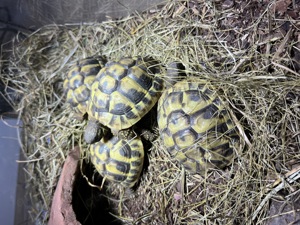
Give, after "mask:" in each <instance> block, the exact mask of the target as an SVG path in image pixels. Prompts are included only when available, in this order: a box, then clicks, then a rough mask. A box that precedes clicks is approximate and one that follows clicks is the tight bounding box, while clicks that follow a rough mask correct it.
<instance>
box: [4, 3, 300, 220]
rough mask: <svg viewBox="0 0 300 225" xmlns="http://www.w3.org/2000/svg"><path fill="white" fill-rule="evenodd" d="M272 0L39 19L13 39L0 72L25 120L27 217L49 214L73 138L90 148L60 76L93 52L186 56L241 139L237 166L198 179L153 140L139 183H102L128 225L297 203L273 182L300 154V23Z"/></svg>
mask: <svg viewBox="0 0 300 225" xmlns="http://www.w3.org/2000/svg"><path fill="white" fill-rule="evenodd" d="M255 7H258V8H255ZM291 7H292V6H291ZM295 7H296V6H295ZM276 9H277V8H276V7H275V8H274V6H273V2H270V3H269V4H265V5H263V4H262V5H260V6H253V5H252V4H247V5H246V4H244V3H243V2H242V3H236V4H235V7H232V8H230V7H229V8H228V6H226V5H221V4H220V3H218V2H215V3H213V2H207V1H187V2H185V1H178V2H175V1H170V2H168V3H167V4H166V5H165V6H163V7H160V8H158V9H157V10H155V11H148V12H146V13H142V14H138V13H136V14H134V15H132V16H130V17H127V18H123V19H120V20H116V21H106V22H103V23H95V24H90V25H81V26H72V25H69V26H58V25H56V26H55V25H50V26H46V27H43V28H42V29H40V30H38V31H37V32H35V33H33V34H31V35H30V36H29V37H28V38H26V40H25V41H23V42H22V43H21V44H19V45H16V46H15V48H14V50H13V55H12V58H11V60H10V62H9V63H8V67H5V65H7V62H5V61H2V65H3V67H2V68H5V69H3V70H2V77H1V79H2V81H3V82H4V83H5V84H6V85H7V86H8V87H10V88H12V89H14V90H15V92H16V93H17V95H18V96H22V98H21V100H20V101H19V102H17V103H16V101H14V100H15V99H14V98H11V99H9V100H10V101H11V103H12V104H13V106H14V108H15V110H16V111H17V112H18V113H19V114H20V116H21V118H22V120H23V124H24V127H23V130H24V140H23V141H22V143H23V146H22V149H23V152H24V154H25V155H26V164H27V171H26V173H27V175H28V180H27V185H28V191H29V193H30V199H31V202H32V203H33V204H32V209H31V211H30V215H31V218H32V219H33V220H34V221H39V222H40V223H42V224H43V223H46V222H47V219H48V216H49V206H50V204H51V199H52V195H53V191H54V188H55V185H56V182H57V180H58V176H59V174H60V171H61V166H62V164H63V162H64V159H65V156H66V155H67V153H68V150H69V149H70V148H73V147H74V146H75V145H80V146H81V148H82V150H83V153H82V158H83V159H84V158H87V156H88V153H87V152H86V149H87V145H86V144H85V143H84V141H82V133H83V127H84V126H85V123H86V122H85V121H82V122H79V121H75V120H74V119H73V117H72V115H73V113H72V111H71V110H70V109H69V108H68V107H67V106H66V105H65V104H64V97H63V94H62V81H63V79H64V78H65V76H66V72H67V70H68V69H69V68H70V67H71V66H72V65H73V64H74V62H75V61H77V60H78V59H81V58H84V57H87V56H91V55H95V54H103V55H105V56H107V57H108V58H109V59H118V58H120V57H121V56H126V55H142V56H146V55H150V56H152V57H153V58H155V59H156V60H159V61H160V62H161V63H162V65H166V64H168V63H170V62H172V61H180V62H182V63H183V64H184V66H185V68H186V72H187V74H188V78H189V79H191V80H193V82H197V79H206V80H207V81H208V82H210V83H212V84H213V85H214V86H215V87H216V88H217V90H218V91H219V93H220V95H221V96H222V97H223V98H224V99H225V100H226V102H227V104H228V106H229V109H230V112H231V113H232V114H233V115H236V116H235V117H236V118H235V124H236V126H237V128H238V130H239V133H240V136H241V140H242V141H241V143H240V146H239V147H238V148H237V149H235V152H236V158H235V161H234V163H233V165H232V166H230V167H229V168H228V169H227V170H225V171H219V170H215V171H211V172H209V173H207V174H206V175H205V176H204V177H201V176H199V175H189V174H188V173H186V172H185V171H184V170H183V169H182V168H181V167H180V165H178V164H177V162H175V161H172V160H170V158H169V155H168V153H167V152H166V150H165V149H164V147H163V146H162V145H161V143H160V141H159V140H156V141H155V142H154V143H153V147H152V148H151V149H150V151H149V152H148V158H149V166H148V168H147V170H146V171H145V172H144V173H143V175H142V178H141V181H140V184H139V186H138V188H137V190H136V191H135V192H133V193H127V192H125V193H123V191H122V190H120V189H119V187H118V186H117V185H114V184H109V186H108V188H107V190H106V193H104V194H105V195H107V198H108V199H109V200H110V204H111V205H112V206H114V207H115V209H118V211H116V213H115V216H116V217H118V218H120V219H121V220H122V221H123V222H124V224H150V223H151V224H263V223H265V222H266V220H267V219H268V204H269V203H270V200H271V199H272V198H279V197H280V196H288V197H286V198H285V201H291V202H292V201H293V199H295V198H296V197H297V195H299V193H298V192H297V191H295V190H297V189H299V187H300V185H299V183H296V182H294V181H292V182H290V183H289V185H288V186H287V187H283V186H281V187H280V188H279V189H277V190H275V188H276V185H278V184H280V183H281V180H280V179H281V178H282V177H284V175H285V174H286V173H288V172H289V171H291V170H292V169H293V168H295V167H297V166H299V163H300V152H299V143H300V140H299V138H300V136H299V134H300V133H299V131H300V130H299V120H300V107H299V98H300V79H299V78H300V74H299V69H297V68H299V64H297V63H298V61H297V58H295V55H296V54H295V53H293V52H295V51H297V50H298V51H299V40H297V38H298V36H297V35H299V31H297V30H296V27H297V26H298V30H299V21H297V20H293V19H292V18H291V17H287V16H286V17H283V16H281V17H280V19H278V18H277V16H278V14H277V11H276ZM274 10H275V11H274ZM241 18H242V19H241ZM287 18H289V19H287ZM285 23H289V24H291V25H290V26H289V27H288V29H284V28H285ZM297 32H298V33H297ZM297 44H298V45H297ZM297 46H298V47H297ZM292 53H293V54H292ZM297 171H299V169H298V170H297V169H296V172H295V173H297ZM295 173H291V174H295ZM278 179H279V181H278ZM282 179H283V178H282ZM296 179H297V178H296ZM296 179H295V180H296ZM280 185H282V184H280ZM272 190H273V192H272ZM274 190H275V191H274ZM280 190H281V191H282V190H283V191H284V193H288V194H285V195H282V193H281V194H280V193H278V192H279V191H280ZM294 191H295V192H294ZM268 193H271V194H272V195H268ZM119 199H121V200H119Z"/></svg>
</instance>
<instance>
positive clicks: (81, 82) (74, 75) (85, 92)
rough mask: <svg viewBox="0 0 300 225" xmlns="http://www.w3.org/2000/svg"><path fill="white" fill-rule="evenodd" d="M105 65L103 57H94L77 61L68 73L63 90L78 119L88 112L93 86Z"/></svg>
mask: <svg viewBox="0 0 300 225" xmlns="http://www.w3.org/2000/svg"><path fill="white" fill-rule="evenodd" d="M105 63H106V59H105V58H104V57H103V56H92V57H88V58H85V59H82V60H79V61H77V62H76V65H75V66H73V67H72V68H71V69H70V71H69V72H68V74H67V77H66V79H65V80H64V84H63V88H64V91H65V93H66V100H67V102H68V103H69V104H70V106H71V108H72V109H73V110H74V112H75V117H76V118H82V117H83V115H85V113H86V112H87V103H88V100H89V98H90V89H91V85H92V83H93V81H94V79H95V77H96V75H97V74H98V72H99V71H100V69H101V68H102V67H104V64H105Z"/></svg>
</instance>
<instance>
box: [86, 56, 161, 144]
mask: <svg viewBox="0 0 300 225" xmlns="http://www.w3.org/2000/svg"><path fill="white" fill-rule="evenodd" d="M159 72H160V67H159V64H158V63H157V62H156V61H154V60H152V59H150V58H141V57H136V58H131V57H125V58H121V59H120V60H119V61H111V62H108V63H107V64H106V65H105V67H104V68H103V69H101V71H100V72H99V74H98V75H97V77H96V78H95V81H94V83H93V84H92V87H91V97H90V99H89V102H88V114H89V123H88V125H87V128H86V131H85V140H86V142H88V143H93V142H95V141H96V140H99V139H101V138H102V136H103V134H104V132H101V130H102V129H101V128H100V127H102V128H104V129H105V128H106V127H108V128H109V129H110V130H111V131H112V133H113V134H114V135H118V136H119V137H120V138H125V139H126V138H127V139H130V138H132V137H134V136H135V134H134V133H133V132H132V130H131V129H130V128H131V127H132V126H133V125H134V124H136V123H137V122H138V121H139V120H140V119H141V118H142V117H144V116H145V114H147V113H148V112H149V111H150V110H151V108H152V107H153V106H154V105H155V104H156V102H157V100H158V98H159V97H160V95H161V92H162V90H163V84H162V82H161V79H160V78H159V76H157V74H158V73H159ZM99 131H100V132H99Z"/></svg>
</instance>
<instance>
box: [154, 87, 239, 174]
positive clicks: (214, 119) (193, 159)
mask: <svg viewBox="0 0 300 225" xmlns="http://www.w3.org/2000/svg"><path fill="white" fill-rule="evenodd" d="M158 126H159V132H160V135H161V139H162V142H163V144H164V145H165V147H166V149H167V150H168V152H169V153H170V155H171V157H174V158H175V159H177V160H178V161H179V162H180V163H181V164H182V165H183V166H184V167H185V168H186V170H188V171H189V172H191V173H199V174H203V173H204V171H205V170H206V169H211V168H224V167H225V166H228V165H229V164H230V163H231V162H232V160H233V158H234V149H233V146H234V145H235V143H237V140H238V135H237V133H236V130H235V127H234V125H233V122H232V120H231V118H230V115H229V113H228V111H227V110H226V108H225V105H224V103H223V102H222V101H221V99H220V98H219V97H218V95H217V94H216V92H215V91H213V90H212V89H210V88H209V87H208V85H207V84H206V83H205V82H204V81H203V82H198V83H192V82H188V81H181V82H178V83H177V84H175V85H174V86H173V87H171V88H169V89H167V90H166V91H165V92H164V93H163V94H162V96H161V98H160V99H159V101H158Z"/></svg>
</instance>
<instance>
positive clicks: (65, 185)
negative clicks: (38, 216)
mask: <svg viewBox="0 0 300 225" xmlns="http://www.w3.org/2000/svg"><path fill="white" fill-rule="evenodd" d="M79 157H80V150H79V147H75V148H74V149H73V150H71V151H70V153H69V155H68V156H67V158H66V161H65V163H64V166H63V169H62V172H61V175H60V178H59V181H58V184H57V187H56V190H55V192H54V196H53V200H52V206H51V213H50V219H49V223H48V225H67V224H71V225H80V224H81V223H80V222H78V221H77V219H76V215H75V213H74V210H73V207H72V191H73V185H74V181H75V177H76V172H77V167H78V161H79Z"/></svg>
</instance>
